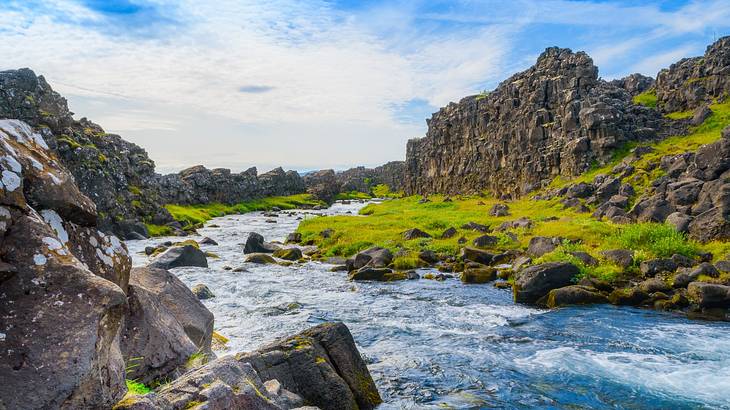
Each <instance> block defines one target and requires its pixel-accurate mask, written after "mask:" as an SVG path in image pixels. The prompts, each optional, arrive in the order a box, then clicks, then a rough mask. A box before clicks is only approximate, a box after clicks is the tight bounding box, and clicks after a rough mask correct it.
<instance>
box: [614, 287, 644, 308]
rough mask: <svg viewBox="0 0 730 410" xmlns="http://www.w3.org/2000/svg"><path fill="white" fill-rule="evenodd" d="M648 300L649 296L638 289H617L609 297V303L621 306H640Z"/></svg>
mask: <svg viewBox="0 0 730 410" xmlns="http://www.w3.org/2000/svg"><path fill="white" fill-rule="evenodd" d="M648 299H649V294H648V293H646V292H644V291H643V290H641V289H639V288H638V287H633V288H621V289H616V290H614V291H613V292H611V294H610V295H608V300H609V302H611V304H613V305H619V306H639V305H641V304H642V303H644V302H645V301H646V300H648Z"/></svg>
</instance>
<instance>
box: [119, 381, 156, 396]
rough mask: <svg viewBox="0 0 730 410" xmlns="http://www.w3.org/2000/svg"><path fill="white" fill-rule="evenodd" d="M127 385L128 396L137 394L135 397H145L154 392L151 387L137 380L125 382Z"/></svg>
mask: <svg viewBox="0 0 730 410" xmlns="http://www.w3.org/2000/svg"><path fill="white" fill-rule="evenodd" d="M125 382H126V384H127V394H135V395H145V394H147V393H149V392H151V391H152V389H150V388H149V387H147V386H146V385H145V384H144V383H140V382H138V381H136V380H130V379H126V380H125Z"/></svg>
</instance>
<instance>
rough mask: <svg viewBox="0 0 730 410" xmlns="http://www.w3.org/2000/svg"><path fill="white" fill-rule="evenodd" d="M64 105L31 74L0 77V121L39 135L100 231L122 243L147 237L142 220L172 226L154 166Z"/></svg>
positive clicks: (23, 72) (134, 147)
mask: <svg viewBox="0 0 730 410" xmlns="http://www.w3.org/2000/svg"><path fill="white" fill-rule="evenodd" d="M72 115H73V113H72V112H70V111H69V110H68V106H67V103H66V99H65V98H63V97H61V95H59V94H58V93H57V92H55V91H53V90H52V89H51V87H50V86H49V85H48V83H47V82H46V80H45V79H44V78H43V77H42V76H36V75H35V73H33V71H31V70H29V69H21V70H10V71H0V119H2V118H11V119H19V120H22V121H25V122H26V123H28V124H29V125H31V126H32V127H34V128H36V129H41V130H42V131H43V138H44V139H45V142H46V143H47V144H48V147H49V148H50V151H52V152H54V153H55V154H56V155H57V156H58V158H59V160H60V162H61V163H62V164H63V165H64V166H65V167H66V169H68V170H69V171H71V174H73V176H74V178H75V180H76V183H77V184H78V187H79V189H80V190H81V192H83V193H84V194H86V196H88V197H89V198H90V199H91V200H92V201H94V203H95V204H96V208H97V211H98V218H99V223H98V226H99V227H100V228H101V230H103V231H104V232H107V233H109V232H113V233H115V234H117V235H119V236H121V237H124V238H127V237H129V238H135V237H136V235H135V234H134V233H136V234H139V235H146V229H145V227H144V225H142V224H141V223H140V221H142V220H146V221H149V222H154V223H157V224H164V223H167V222H171V221H172V217H171V216H170V214H169V213H168V212H167V210H165V209H164V208H162V207H161V205H160V204H161V201H160V198H159V196H158V195H157V190H156V189H155V188H154V179H155V173H154V168H155V164H154V162H153V161H152V160H151V159H150V158H149V157H148V156H147V153H146V152H145V150H143V149H142V148H140V147H138V146H137V145H135V144H132V143H130V142H127V141H125V140H123V139H122V138H121V137H120V136H118V135H113V134H107V133H105V132H104V130H103V129H102V128H101V127H100V126H98V125H96V124H94V123H92V122H91V121H89V120H87V119H85V118H82V119H81V120H78V121H77V120H74V119H73V116H72Z"/></svg>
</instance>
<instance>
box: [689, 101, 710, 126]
mask: <svg viewBox="0 0 730 410" xmlns="http://www.w3.org/2000/svg"><path fill="white" fill-rule="evenodd" d="M711 115H712V110H711V109H710V107H709V106H707V105H703V106H701V107H698V108H697V109H696V110H695V111H694V113H693V114H692V119H691V120H690V124H692V125H695V126H697V125H701V124H702V123H703V122H705V120H706V119H707V118H709V117H710V116H711Z"/></svg>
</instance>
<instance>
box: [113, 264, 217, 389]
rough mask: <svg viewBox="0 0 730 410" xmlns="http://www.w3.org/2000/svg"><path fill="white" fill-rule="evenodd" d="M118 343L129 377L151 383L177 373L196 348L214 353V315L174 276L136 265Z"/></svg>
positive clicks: (174, 375)
mask: <svg viewBox="0 0 730 410" xmlns="http://www.w3.org/2000/svg"><path fill="white" fill-rule="evenodd" d="M125 325H126V329H125V331H124V332H123V334H122V337H121V340H120V345H121V350H122V354H123V355H124V358H125V360H126V362H127V363H129V364H130V366H129V369H128V372H127V377H128V378H130V379H137V380H139V381H140V382H142V383H145V384H149V383H151V382H152V381H155V380H160V379H165V378H172V379H174V378H175V377H177V376H179V375H180V374H182V373H183V372H184V370H185V364H186V362H187V361H188V358H189V357H190V356H192V355H193V353H196V352H199V351H200V352H207V353H210V344H211V335H212V333H213V314H212V313H210V312H209V311H208V309H206V308H205V306H203V305H202V304H201V303H200V301H199V300H198V298H197V297H196V296H195V295H194V294H193V293H192V292H191V291H190V289H188V288H187V287H186V286H185V285H184V284H183V283H182V282H181V281H180V280H179V279H177V277H176V276H175V275H172V274H171V273H169V272H168V271H166V270H164V269H155V268H135V269H132V275H131V279H130V284H129V315H128V316H127V320H126V322H125Z"/></svg>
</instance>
